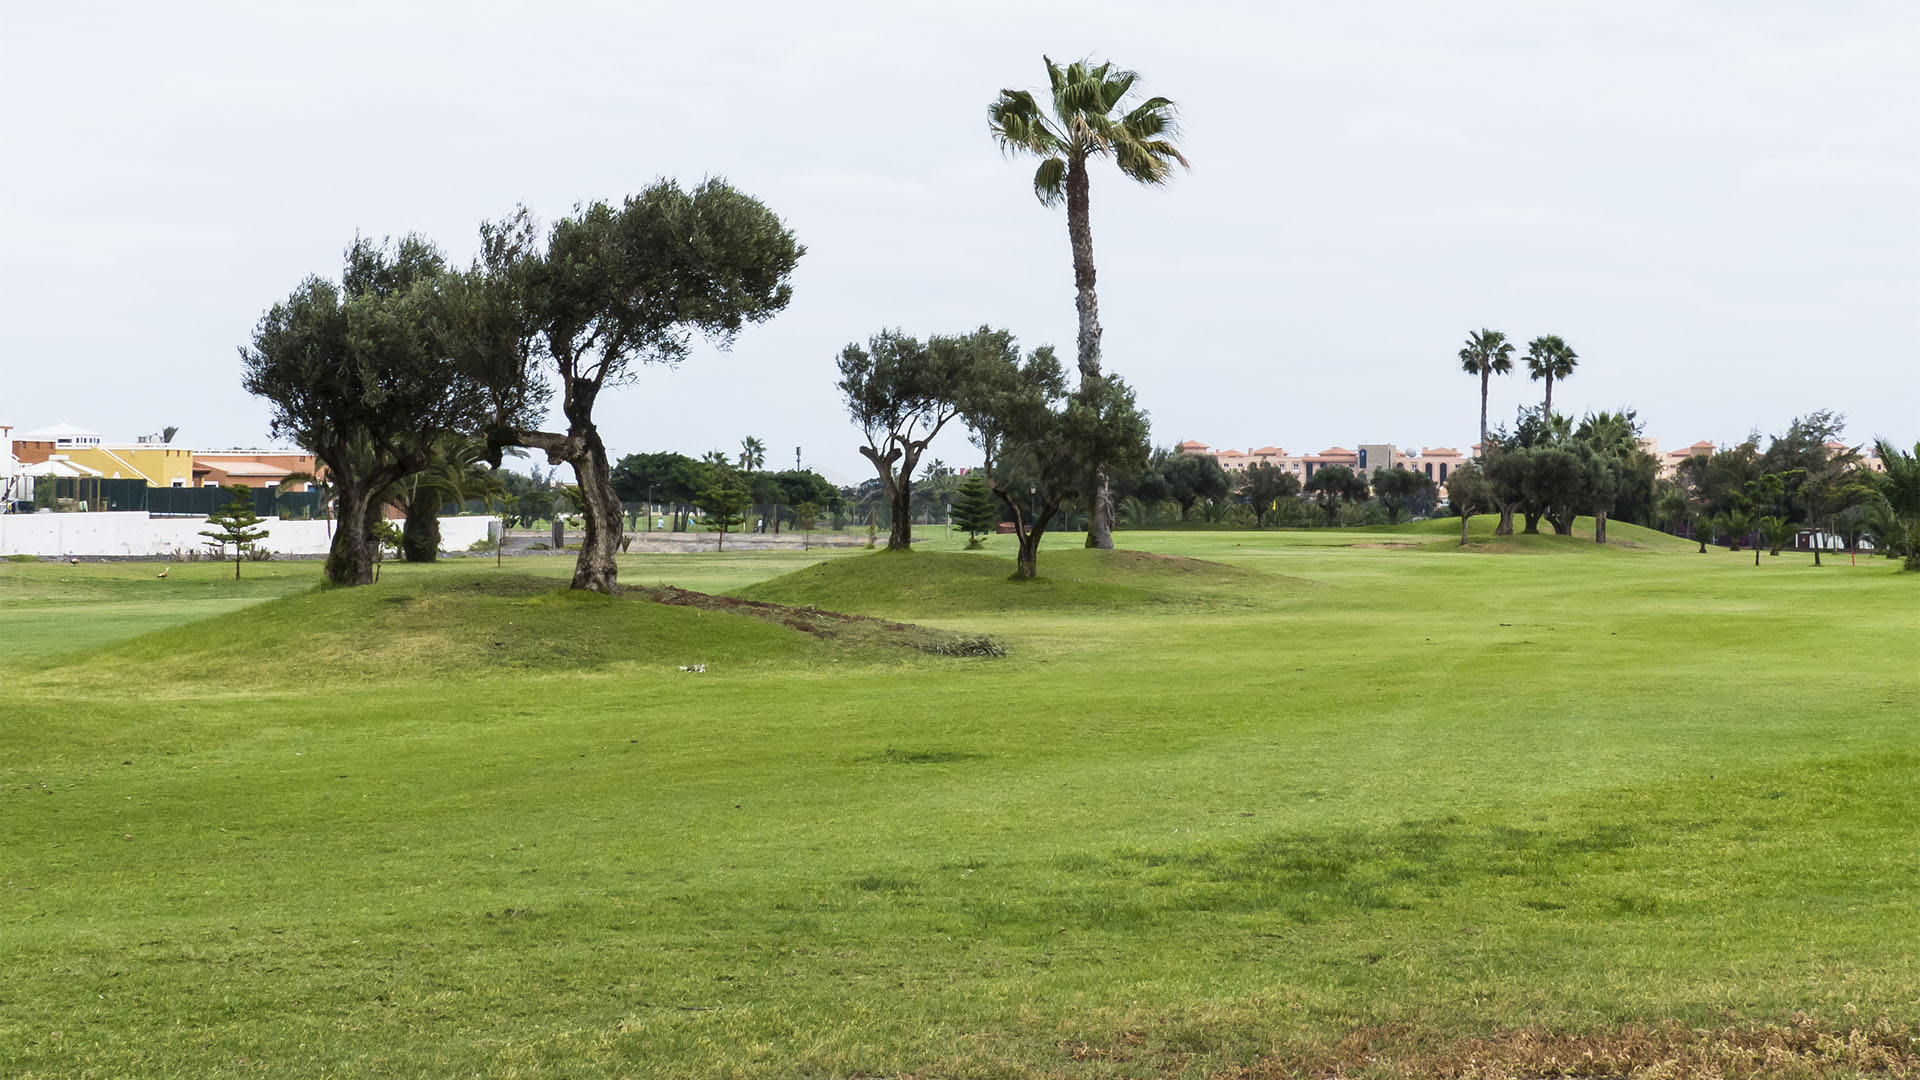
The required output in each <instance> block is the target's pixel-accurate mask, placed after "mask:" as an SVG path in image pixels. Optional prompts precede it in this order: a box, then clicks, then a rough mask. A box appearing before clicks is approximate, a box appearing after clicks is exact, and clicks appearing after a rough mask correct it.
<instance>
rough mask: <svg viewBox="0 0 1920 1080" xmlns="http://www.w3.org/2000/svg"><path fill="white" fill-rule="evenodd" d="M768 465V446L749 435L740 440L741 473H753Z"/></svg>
mask: <svg viewBox="0 0 1920 1080" xmlns="http://www.w3.org/2000/svg"><path fill="white" fill-rule="evenodd" d="M766 463H767V444H766V443H763V442H761V441H760V440H759V439H756V438H754V437H753V436H751V435H749V436H747V437H746V438H744V439H741V440H740V471H741V472H752V471H753V470H755V469H757V468H759V467H760V466H762V465H765V464H766Z"/></svg>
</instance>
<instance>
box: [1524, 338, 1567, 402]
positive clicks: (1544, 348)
mask: <svg viewBox="0 0 1920 1080" xmlns="http://www.w3.org/2000/svg"><path fill="white" fill-rule="evenodd" d="M1579 365H1580V354H1579V353H1576V352H1574V351H1573V349H1572V348H1571V347H1569V346H1568V345H1567V343H1566V342H1565V341H1563V340H1561V338H1560V335H1558V334H1543V335H1541V336H1540V337H1537V338H1534V339H1533V340H1532V341H1529V342H1527V371H1528V372H1529V373H1530V374H1531V375H1532V376H1533V378H1534V381H1536V382H1538V381H1539V380H1541V379H1545V380H1547V405H1546V409H1547V411H1548V412H1552V411H1553V380H1555V379H1564V378H1566V377H1567V376H1569V375H1572V374H1573V369H1574V368H1576V367H1578V366H1579Z"/></svg>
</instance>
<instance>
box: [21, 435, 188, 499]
mask: <svg viewBox="0 0 1920 1080" xmlns="http://www.w3.org/2000/svg"><path fill="white" fill-rule="evenodd" d="M13 453H14V456H15V457H17V458H19V459H20V463H21V464H22V465H33V464H37V463H39V462H42V461H45V460H47V459H48V458H50V457H52V456H54V455H55V454H59V455H61V456H62V457H65V458H66V459H67V460H68V461H71V462H73V463H74V464H76V465H84V466H86V467H87V468H89V469H94V470H97V471H98V472H99V473H100V475H101V477H103V478H104V479H108V480H145V481H146V482H147V486H148V487H191V486H193V451H191V450H188V449H186V448H185V447H179V446H169V445H167V444H166V443H163V442H138V443H121V444H108V443H104V442H102V441H100V435H99V433H98V432H93V431H87V430H84V429H82V428H77V427H74V426H72V425H70V424H56V425H55V426H53V427H50V428H42V429H41V430H39V431H29V432H27V433H26V434H24V435H20V436H16V437H15V439H14V442H13Z"/></svg>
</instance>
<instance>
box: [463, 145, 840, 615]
mask: <svg viewBox="0 0 1920 1080" xmlns="http://www.w3.org/2000/svg"><path fill="white" fill-rule="evenodd" d="M482 234H483V239H484V240H485V241H486V245H487V252H488V254H487V260H486V261H487V265H486V267H485V270H486V271H487V276H488V279H489V281H490V282H491V283H495V284H496V285H497V287H498V292H497V295H494V296H493V297H491V298H490V302H489V303H488V304H487V310H488V311H490V312H492V313H494V314H495V315H496V316H497V317H498V318H499V319H500V322H501V323H502V324H503V325H504V326H506V327H509V328H513V329H514V330H517V338H516V337H515V335H514V334H513V333H503V334H496V335H491V336H489V335H482V336H481V341H482V343H483V345H484V346H485V347H484V348H482V349H481V350H480V351H481V353H482V354H483V355H488V356H492V357H494V358H495V360H496V364H497V367H496V371H497V381H496V382H495V387H496V389H497V390H498V391H500V392H502V393H504V394H506V395H507V396H508V398H509V399H510V398H511V396H512V395H513V394H515V393H518V392H520V390H521V388H523V387H525V386H528V385H533V384H543V383H546V382H547V381H548V380H551V382H552V383H553V384H555V385H556V386H557V389H558V390H559V397H560V413H561V417H562V418H563V419H564V420H565V421H566V429H565V430H564V431H551V432H550V431H540V430H536V429H534V428H532V427H531V426H527V425H521V424H517V423H514V422H512V421H511V419H510V418H508V417H501V418H498V419H497V420H496V422H495V423H493V424H492V425H490V426H489V428H488V433H487V437H488V444H489V447H490V449H491V451H492V453H493V455H494V459H495V461H496V462H497V460H498V455H499V454H500V452H501V450H502V449H503V448H505V447H509V446H523V447H527V448H529V449H534V450H542V451H545V452H546V455H547V460H548V462H550V463H551V464H554V465H559V464H561V463H563V462H564V463H566V464H568V465H571V466H573V472H574V476H575V478H576V480H577V481H578V484H579V488H580V493H581V498H582V505H581V516H582V517H583V518H584V519H585V525H586V533H585V536H584V538H583V539H582V540H581V543H580V560H579V562H578V563H577V564H576V565H575V567H574V572H573V587H574V588H576V589H591V590H593V591H595V592H612V591H613V589H614V588H615V586H616V584H617V581H618V574H617V571H616V569H615V567H614V556H615V555H616V554H617V553H618V552H619V550H620V533H621V524H622V519H623V515H622V511H621V507H620V498H619V495H618V494H617V493H616V492H615V491H614V485H613V470H612V467H611V466H610V464H609V462H608V457H607V447H606V443H605V442H604V441H602V440H601V437H600V429H599V426H598V425H597V424H596V423H595V421H594V415H593V411H594V407H595V405H596V404H597V403H598V402H599V399H600V394H601V392H602V391H604V390H605V389H607V388H608V387H610V386H621V385H624V384H626V383H630V382H632V381H633V379H634V378H635V377H636V375H637V372H638V369H639V368H640V367H641V366H643V365H646V364H677V363H679V362H680V361H682V360H684V359H686V357H687V355H688V353H689V351H690V349H691V346H692V341H693V336H694V335H695V334H696V333H698V334H699V335H701V336H703V337H704V338H706V340H707V341H708V342H709V343H711V344H713V345H714V346H716V347H718V348H722V349H724V348H727V347H729V346H730V345H731V344H732V342H733V340H734V338H735V336H736V335H737V334H738V333H739V331H740V329H741V328H742V327H743V326H745V325H746V324H748V323H758V322H764V321H766V320H767V319H770V318H772V317H773V316H774V315H775V314H777V313H778V312H779V311H780V310H781V309H783V308H785V307H786V306H787V303H788V301H789V300H790V299H791V298H792V295H793V289H792V286H791V285H790V284H789V283H788V279H789V277H790V276H791V274H792V272H793V268H794V265H795V263H797V262H798V261H799V259H800V256H801V255H803V254H805V250H806V249H805V248H803V247H801V246H800V244H799V243H797V242H796V241H795V240H794V237H793V233H792V232H790V231H789V230H788V229H787V228H786V227H785V226H784V225H783V224H782V223H781V221H780V219H779V218H778V217H776V216H775V215H774V213H773V212H772V211H771V210H769V209H767V208H766V207H765V206H764V205H762V204H761V203H760V202H758V201H757V200H755V199H753V198H752V197H750V196H748V195H745V194H742V193H741V192H739V191H736V190H735V189H734V188H733V187H731V186H730V185H728V184H727V183H726V182H724V181H721V180H708V181H706V182H705V183H702V184H701V185H700V186H698V187H696V188H693V189H692V190H690V191H689V190H683V189H682V188H680V186H679V185H677V184H675V183H673V182H672V181H670V180H660V181H658V182H656V183H654V184H653V185H652V186H650V187H648V188H647V189H646V190H644V191H642V192H641V193H639V194H638V195H632V196H629V197H628V198H627V199H626V200H625V201H624V202H622V203H620V204H618V205H615V204H611V203H606V202H595V203H592V204H590V205H587V206H582V207H578V208H576V209H575V211H574V212H573V213H572V214H571V215H569V216H567V217H563V218H561V219H560V220H558V221H556V222H554V223H553V227H552V228H551V229H549V230H548V232H547V236H546V243H545V248H544V250H542V249H541V248H540V245H539V244H538V242H537V237H536V231H535V230H534V229H533V228H532V225H531V219H530V218H529V217H528V215H527V214H526V212H525V211H524V210H523V211H521V212H519V213H518V214H516V215H515V216H513V217H510V218H508V219H507V220H505V221H503V222H500V223H496V224H492V225H489V226H485V227H483V230H482ZM503 313H504V314H503ZM516 359H517V360H518V361H519V367H518V369H517V370H515V369H514V367H513V362H514V361H515V360H516Z"/></svg>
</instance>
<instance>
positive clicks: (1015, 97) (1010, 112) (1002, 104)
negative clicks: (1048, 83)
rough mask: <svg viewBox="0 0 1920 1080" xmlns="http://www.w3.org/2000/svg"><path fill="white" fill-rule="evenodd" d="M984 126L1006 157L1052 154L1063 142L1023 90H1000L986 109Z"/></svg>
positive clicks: (1036, 104)
mask: <svg viewBox="0 0 1920 1080" xmlns="http://www.w3.org/2000/svg"><path fill="white" fill-rule="evenodd" d="M987 124H988V126H989V128H990V129H991V130H992V131H993V137H994V140H995V141H996V142H998V143H999V144H1000V149H1001V150H1002V151H1003V152H1005V153H1008V154H1012V153H1016V152H1025V153H1029V154H1042V155H1045V154H1051V153H1053V152H1054V151H1055V149H1056V148H1057V147H1058V146H1059V145H1060V143H1061V142H1062V141H1063V140H1062V139H1061V138H1060V136H1059V134H1058V133H1057V132H1055V131H1054V130H1053V129H1052V128H1051V127H1050V126H1049V125H1048V124H1047V118H1046V117H1045V116H1043V115H1042V114H1041V112H1040V106H1039V104H1038V103H1037V102H1035V101H1034V100H1033V95H1032V94H1031V93H1028V92H1027V91H1025V90H1002V91H1000V96H999V97H998V98H996V99H995V100H994V102H993V104H991V105H989V106H987Z"/></svg>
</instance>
